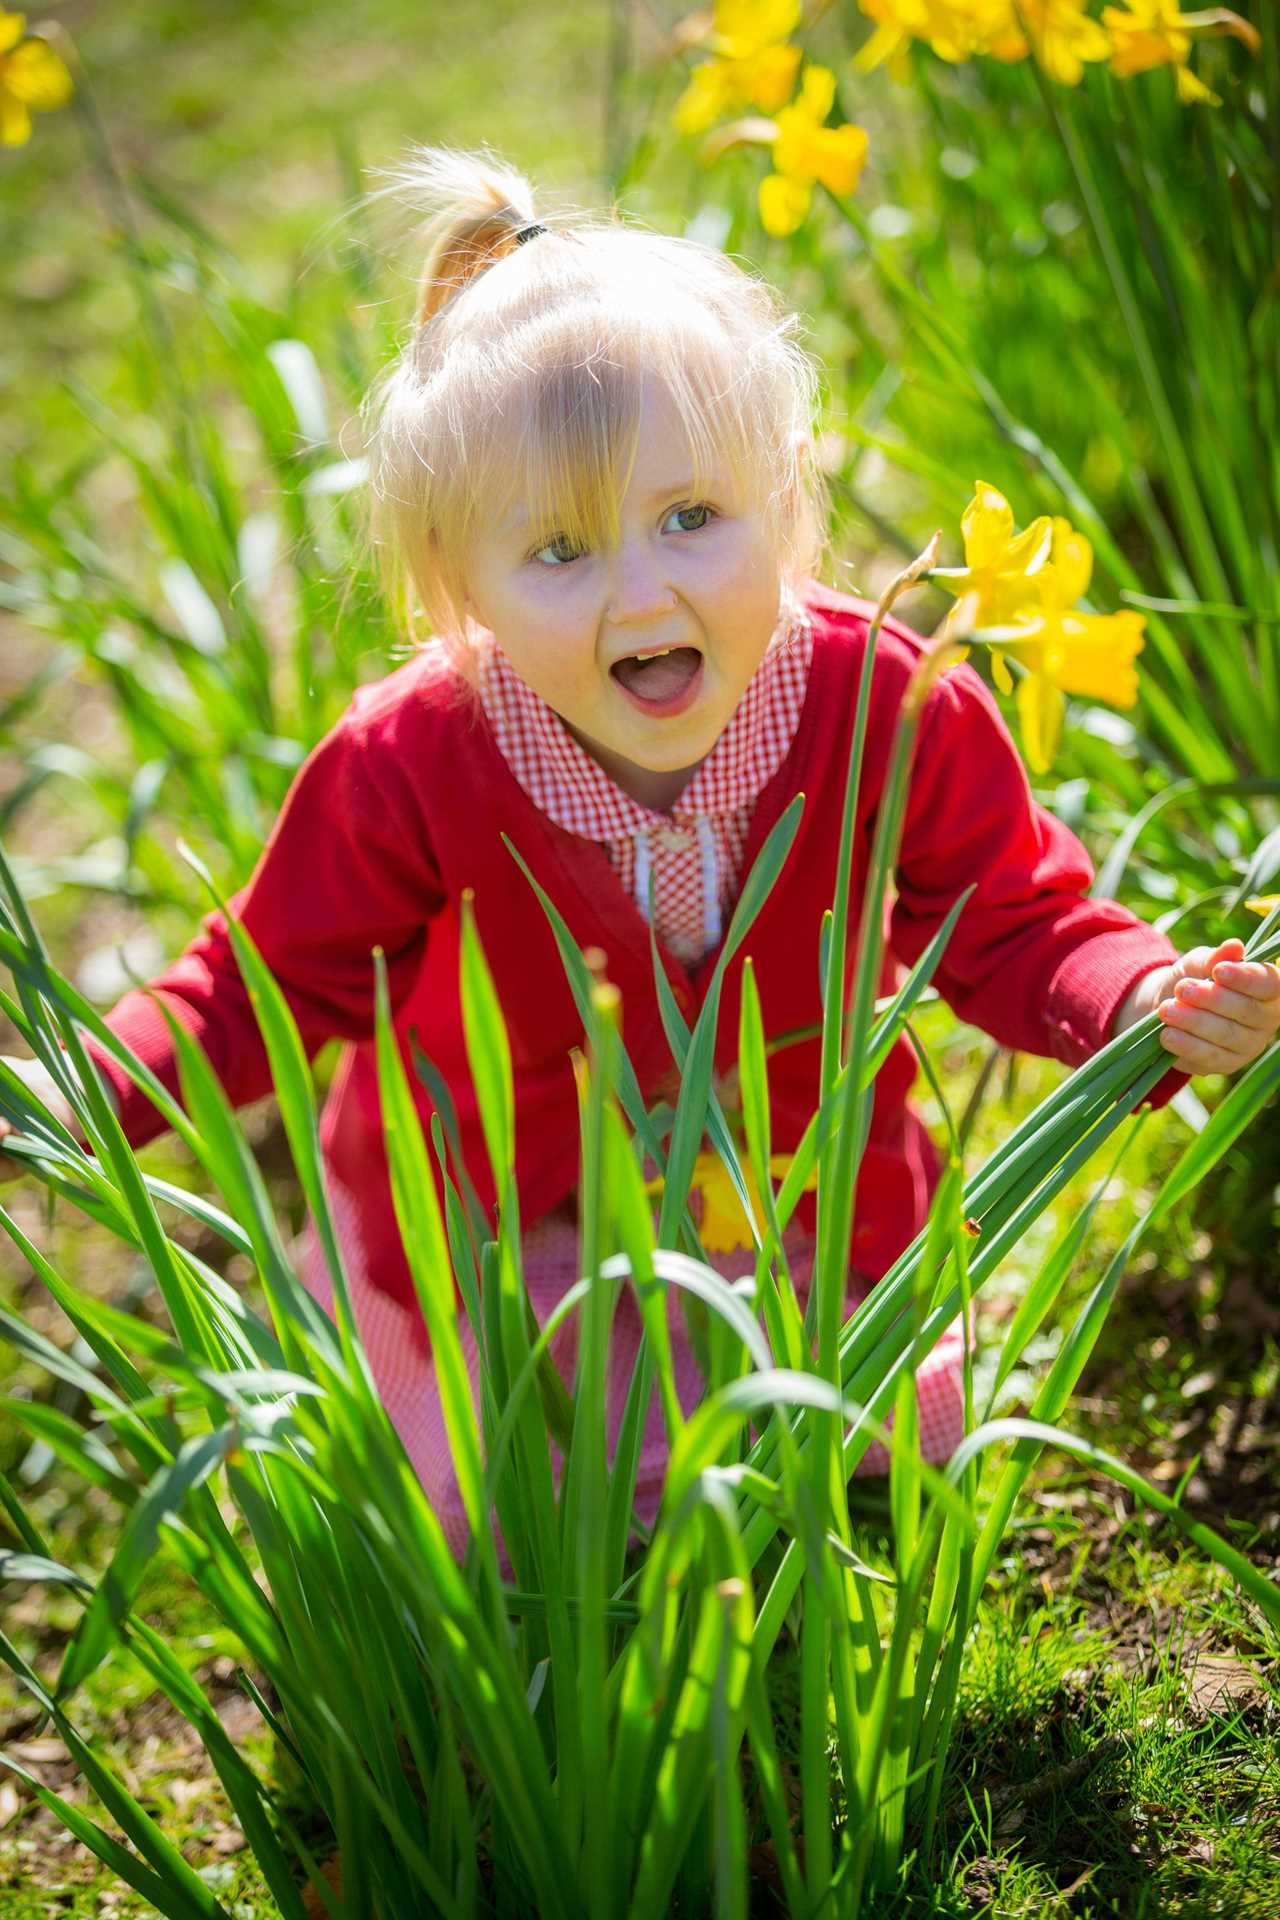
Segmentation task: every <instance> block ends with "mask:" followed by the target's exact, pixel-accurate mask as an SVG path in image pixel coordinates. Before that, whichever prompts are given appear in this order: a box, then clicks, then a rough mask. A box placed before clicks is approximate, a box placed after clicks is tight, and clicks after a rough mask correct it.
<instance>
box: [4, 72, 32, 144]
mask: <svg viewBox="0 0 1280 1920" xmlns="http://www.w3.org/2000/svg"><path fill="white" fill-rule="evenodd" d="M30 138H31V115H30V114H29V113H28V112H27V109H26V108H25V107H24V106H23V104H22V102H21V100H15V99H14V97H13V95H12V94H11V93H9V92H7V91H6V89H5V88H4V87H3V86H0V147H20V146H22V145H24V143H25V142H26V141H28V140H29V139H30Z"/></svg>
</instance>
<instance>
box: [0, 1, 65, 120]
mask: <svg viewBox="0 0 1280 1920" xmlns="http://www.w3.org/2000/svg"><path fill="white" fill-rule="evenodd" d="M26 30H27V16H26V15H25V13H2V12H0V146H3V147H20V146H23V145H24V144H25V143H26V141H28V140H29V139H30V138H31V115H32V113H33V112H35V113H52V111H53V109H54V108H55V107H61V106H65V105H66V103H67V101H68V100H69V99H70V98H71V93H72V84H71V75H70V74H69V73H68V72H67V69H66V67H65V66H64V65H63V63H62V61H61V60H60V59H59V58H58V56H57V54H56V53H55V52H54V51H53V48H52V47H48V46H46V45H45V43H44V41H43V40H26V39H24V38H23V35H24V34H25V33H26Z"/></svg>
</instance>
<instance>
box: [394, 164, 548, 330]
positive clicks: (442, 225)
mask: <svg viewBox="0 0 1280 1920" xmlns="http://www.w3.org/2000/svg"><path fill="white" fill-rule="evenodd" d="M380 177H382V178H384V179H388V180H389V181H390V185H389V186H387V187H385V188H384V189H383V190H382V191H383V194H394V195H395V196H396V198H397V199H399V200H401V201H402V202H404V203H405V204H406V205H407V206H409V207H410V208H411V209H412V210H413V211H414V212H416V213H418V214H420V215H425V216H426V226H425V229H424V231H423V234H422V244H423V247H424V256H423V263H422V270H421V274H420V276H419V280H418V298H417V305H416V313H415V318H416V320H417V323H418V325H419V326H420V327H421V326H425V325H426V323H427V322H428V321H430V320H434V318H435V316H436V315H437V314H438V313H439V312H440V310H441V308H442V307H445V306H447V305H448V303H449V301H450V300H452V299H453V298H454V296H455V295H456V294H458V293H461V291H462V289H463V288H464V287H465V286H466V285H467V284H468V282H469V281H472V280H474V279H475V278H476V276H477V275H478V274H481V273H483V272H484V270H485V268H486V267H491V266H492V265H493V263H494V262H495V261H496V260H501V259H502V258H503V257H504V256H505V255H506V254H508V253H511V252H512V251H513V250H514V248H515V247H517V246H518V245H519V244H520V241H521V238H522V237H524V235H525V234H526V233H527V230H528V229H529V228H530V227H535V226H536V225H537V215H536V214H535V212H534V206H533V189H532V187H531V186H530V185H529V182H528V181H527V180H526V179H525V178H524V176H523V175H522V174H519V173H517V172H516V171H515V170H514V168H512V167H508V166H506V165H505V164H504V163H503V162H502V161H501V160H498V159H495V158H494V157H493V156H492V155H490V154H487V153H460V152H458V151H456V150H455V149H453V148H450V147H415V148H412V149H411V150H410V152H409V154H408V157H407V158H406V159H405V160H403V161H402V162H401V163H400V165H399V166H398V167H395V168H394V169H387V170H385V171H384V172H383V173H382V175H381V176H380ZM381 197H382V195H381V194H377V195H373V196H371V198H381Z"/></svg>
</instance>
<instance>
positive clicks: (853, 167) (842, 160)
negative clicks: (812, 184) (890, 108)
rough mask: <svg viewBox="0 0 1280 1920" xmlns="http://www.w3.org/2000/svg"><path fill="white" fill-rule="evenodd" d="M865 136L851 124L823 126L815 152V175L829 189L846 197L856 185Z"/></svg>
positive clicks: (862, 157)
mask: <svg viewBox="0 0 1280 1920" xmlns="http://www.w3.org/2000/svg"><path fill="white" fill-rule="evenodd" d="M868 144H869V142H868V138H867V134H866V130H865V128H863V127H855V126H853V125H852V124H850V125H847V126H843V127H824V128H823V132H822V141H821V146H820V149H819V153H818V165H817V176H818V179H819V180H820V181H821V182H822V184H823V186H824V187H826V188H828V189H829V190H830V192H832V193H834V194H836V195H838V196H839V197H841V198H843V199H847V198H848V197H849V195H850V194H851V193H853V192H854V191H855V190H856V188H857V185H858V181H859V178H860V177H861V174H862V169H863V166H864V165H865V163H866V158H867V147H868Z"/></svg>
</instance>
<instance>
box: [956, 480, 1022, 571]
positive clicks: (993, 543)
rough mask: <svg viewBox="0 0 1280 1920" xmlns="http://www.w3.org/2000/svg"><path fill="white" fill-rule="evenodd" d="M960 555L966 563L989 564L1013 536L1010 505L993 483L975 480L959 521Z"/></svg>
mask: <svg viewBox="0 0 1280 1920" xmlns="http://www.w3.org/2000/svg"><path fill="white" fill-rule="evenodd" d="M960 531H961V533H962V534H963V536H964V557H965V559H966V561H967V562H968V564H969V566H970V567H986V566H990V565H991V564H992V562H993V561H995V560H996V559H998V558H999V556H1000V554H1001V553H1003V551H1004V549H1005V548H1006V547H1007V546H1008V544H1009V542H1010V540H1011V539H1012V537H1013V508H1012V507H1011V506H1010V505H1009V502H1008V501H1007V500H1006V499H1005V497H1004V495H1003V494H1002V493H1000V492H999V491H998V490H997V489H996V488H995V487H992V486H988V484H987V482H986V481H985V480H975V481H974V486H973V498H972V500H971V501H970V502H969V504H968V506H967V507H966V508H965V510H964V514H963V516H962V518H961V521H960Z"/></svg>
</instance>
